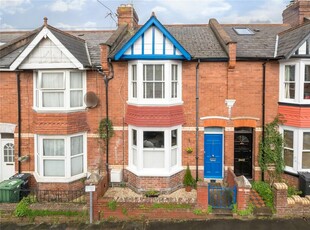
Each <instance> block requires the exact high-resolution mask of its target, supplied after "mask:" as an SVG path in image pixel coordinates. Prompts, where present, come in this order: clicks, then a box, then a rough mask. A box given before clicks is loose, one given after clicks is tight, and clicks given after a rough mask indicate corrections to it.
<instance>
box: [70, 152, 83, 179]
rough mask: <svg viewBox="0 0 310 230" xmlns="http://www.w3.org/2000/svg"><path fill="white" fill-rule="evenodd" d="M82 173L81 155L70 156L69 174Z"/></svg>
mask: <svg viewBox="0 0 310 230" xmlns="http://www.w3.org/2000/svg"><path fill="white" fill-rule="evenodd" d="M81 173H83V156H78V157H72V158H71V176H75V175H78V174H81Z"/></svg>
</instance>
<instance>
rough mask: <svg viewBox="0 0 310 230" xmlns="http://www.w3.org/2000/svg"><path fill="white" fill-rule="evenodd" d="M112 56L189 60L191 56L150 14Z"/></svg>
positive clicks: (117, 58) (116, 57)
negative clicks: (148, 18)
mask: <svg viewBox="0 0 310 230" xmlns="http://www.w3.org/2000/svg"><path fill="white" fill-rule="evenodd" d="M114 58H115V60H120V59H124V60H133V59H140V60H143V59H147V60H152V59H165V60H169V59H179V60H182V59H186V60H190V59H191V56H190V54H189V53H188V52H187V51H186V50H185V49H184V48H183V47H182V45H181V44H180V43H179V42H178V41H177V40H176V39H175V38H174V37H173V36H172V35H171V34H170V33H169V32H168V30H167V29H166V28H165V27H164V26H163V25H162V24H161V23H160V22H159V21H158V20H157V19H156V17H155V16H152V17H151V18H150V20H149V21H148V22H147V23H146V24H145V25H144V26H143V27H141V28H140V29H139V30H138V31H137V33H136V34H135V35H134V36H133V37H132V38H131V39H130V40H129V41H128V42H127V43H126V44H125V45H124V46H123V47H122V48H121V49H120V50H119V51H118V52H117V53H116V55H115V57H114Z"/></svg>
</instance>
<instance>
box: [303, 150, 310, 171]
mask: <svg viewBox="0 0 310 230" xmlns="http://www.w3.org/2000/svg"><path fill="white" fill-rule="evenodd" d="M302 168H303V169H310V152H303V153H302Z"/></svg>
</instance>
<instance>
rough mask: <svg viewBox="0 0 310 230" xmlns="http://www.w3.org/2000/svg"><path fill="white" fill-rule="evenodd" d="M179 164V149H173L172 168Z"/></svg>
mask: <svg viewBox="0 0 310 230" xmlns="http://www.w3.org/2000/svg"><path fill="white" fill-rule="evenodd" d="M176 164H177V148H174V149H171V164H170V166H171V167H172V166H175V165H176Z"/></svg>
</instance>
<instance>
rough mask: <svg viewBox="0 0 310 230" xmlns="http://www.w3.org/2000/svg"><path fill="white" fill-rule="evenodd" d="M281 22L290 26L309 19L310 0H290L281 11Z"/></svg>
mask: <svg viewBox="0 0 310 230" xmlns="http://www.w3.org/2000/svg"><path fill="white" fill-rule="evenodd" d="M282 18H283V23H285V24H290V25H291V26H292V27H294V26H298V25H300V24H302V23H304V22H305V21H307V20H310V0H292V1H290V4H289V5H288V6H287V7H286V9H285V10H284V11H283V13H282Z"/></svg>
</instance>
